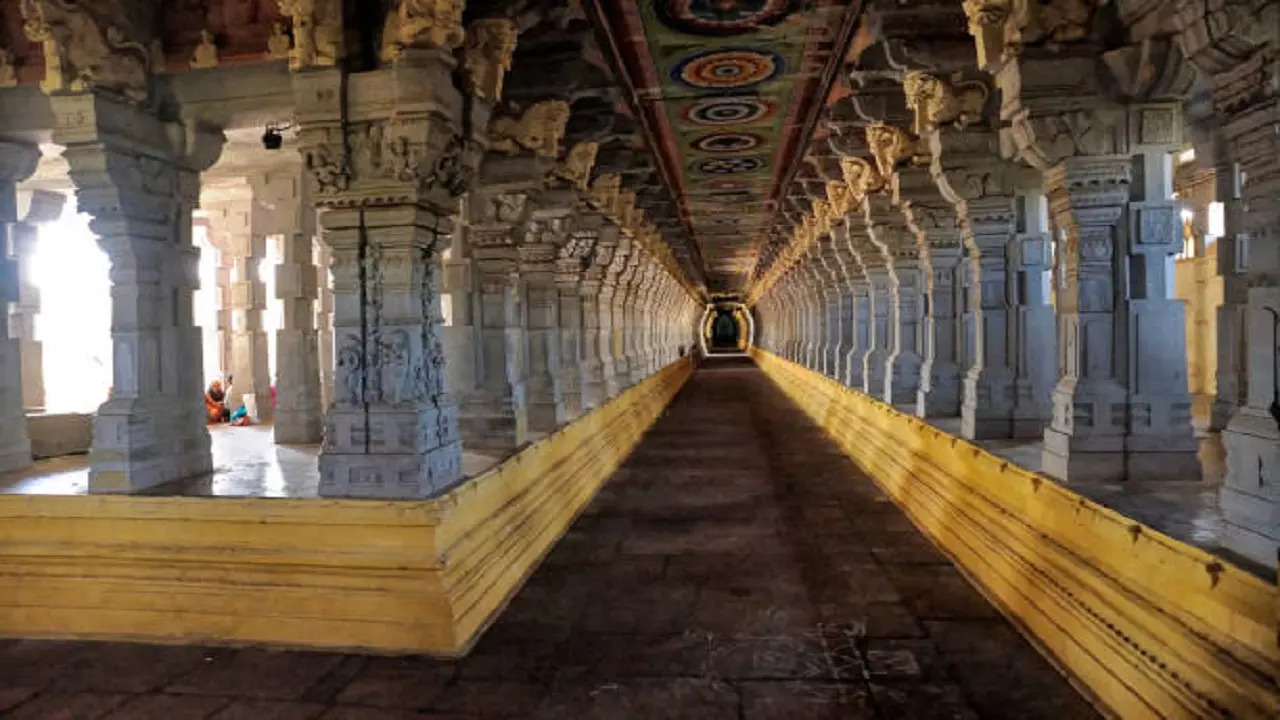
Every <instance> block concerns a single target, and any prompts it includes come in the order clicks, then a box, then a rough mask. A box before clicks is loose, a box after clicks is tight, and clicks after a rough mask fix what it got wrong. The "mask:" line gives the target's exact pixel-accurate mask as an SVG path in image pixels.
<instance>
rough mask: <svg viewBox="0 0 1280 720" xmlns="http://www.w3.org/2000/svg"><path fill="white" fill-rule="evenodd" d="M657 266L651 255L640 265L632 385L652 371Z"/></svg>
mask: <svg viewBox="0 0 1280 720" xmlns="http://www.w3.org/2000/svg"><path fill="white" fill-rule="evenodd" d="M657 267H658V263H657V261H656V260H654V259H653V258H652V257H651V256H650V257H646V258H645V259H644V262H643V264H642V265H641V267H640V283H639V285H640V292H639V296H638V297H637V298H636V303H635V310H634V317H635V338H636V339H635V348H636V357H635V361H634V362H633V363H632V366H631V384H632V385H635V384H637V383H639V382H640V381H641V380H644V379H645V378H646V377H648V376H649V373H650V372H652V364H653V348H652V347H651V345H650V343H651V342H652V341H653V333H652V332H651V330H650V323H651V321H652V319H653V307H652V302H653V289H654V284H655V282H656V281H657V276H656V272H657Z"/></svg>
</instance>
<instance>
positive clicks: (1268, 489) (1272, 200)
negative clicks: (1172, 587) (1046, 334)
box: [1175, 0, 1280, 566]
mask: <svg viewBox="0 0 1280 720" xmlns="http://www.w3.org/2000/svg"><path fill="white" fill-rule="evenodd" d="M1175 6H1176V11H1177V12H1176V15H1175V17H1176V18H1177V25H1178V27H1179V30H1180V31H1181V38H1180V39H1181V43H1180V47H1181V48H1182V49H1184V50H1185V52H1186V53H1187V55H1188V57H1189V58H1190V59H1191V60H1192V62H1193V63H1195V65H1196V66H1197V68H1198V69H1199V70H1200V71H1201V73H1202V74H1203V76H1204V77H1206V78H1207V79H1209V80H1210V84H1211V86H1212V87H1213V103H1214V109H1215V110H1216V111H1217V116H1218V119H1219V121H1220V122H1221V123H1222V141H1223V145H1224V146H1225V147H1224V150H1225V152H1224V153H1223V156H1224V157H1223V160H1222V161H1221V162H1220V163H1219V167H1220V168H1221V169H1220V170H1219V178H1220V181H1221V182H1223V183H1224V184H1225V187H1223V188H1222V191H1221V192H1220V193H1219V199H1220V200H1222V201H1223V202H1224V203H1225V205H1226V208H1225V209H1226V218H1225V219H1226V228H1225V230H1226V236H1225V237H1223V238H1222V239H1220V240H1219V241H1218V244H1219V247H1218V258H1219V262H1220V263H1222V268H1223V270H1224V272H1223V278H1224V285H1225V286H1226V287H1225V292H1224V295H1225V298H1224V302H1223V306H1222V310H1221V312H1222V315H1221V316H1220V319H1219V322H1218V329H1219V333H1220V334H1221V337H1220V339H1219V348H1222V350H1221V352H1222V353H1224V354H1227V353H1233V352H1235V353H1238V354H1237V355H1236V357H1237V358H1238V360H1237V362H1235V363H1232V362H1230V361H1227V360H1224V358H1223V356H1222V355H1220V356H1219V361H1218V371H1219V378H1218V391H1219V397H1220V398H1222V401H1223V402H1221V403H1220V404H1219V405H1218V406H1216V407H1215V416H1217V417H1216V418H1215V422H1216V420H1217V418H1219V417H1221V416H1222V415H1224V414H1226V413H1228V412H1230V411H1229V408H1228V407H1227V406H1228V405H1229V404H1230V403H1231V402H1232V401H1233V400H1234V399H1236V398H1239V397H1241V396H1243V398H1244V403H1243V404H1242V407H1240V408H1239V410H1238V411H1235V413H1234V414H1233V415H1231V418H1230V421H1229V422H1228V423H1227V425H1226V429H1225V430H1224V431H1223V433H1222V440H1223V444H1224V445H1225V446H1226V448H1227V476H1226V479H1225V482H1224V484H1223V487H1222V491H1221V498H1220V503H1221V506H1222V509H1223V514H1224V516H1225V521H1226V522H1225V532H1224V538H1223V544H1224V545H1225V546H1226V547H1227V548H1229V549H1231V550H1233V551H1235V552H1238V553H1241V554H1243V555H1245V556H1247V557H1249V558H1251V559H1253V560H1255V561H1257V562H1260V563H1264V564H1266V565H1268V566H1271V565H1272V564H1273V563H1275V562H1276V554H1277V551H1278V550H1280V522H1277V518H1280V482H1277V480H1276V479H1275V471H1274V468H1276V467H1280V428H1277V421H1276V420H1275V419H1274V418H1273V417H1272V416H1271V413H1270V407H1271V405H1272V403H1273V402H1275V401H1276V398H1277V397H1278V395H1277V388H1276V387H1275V380H1274V373H1275V363H1276V348H1275V347H1274V343H1273V342H1272V338H1273V335H1272V332H1273V331H1274V330H1275V324H1274V318H1273V317H1272V312H1273V311H1274V310H1275V309H1277V308H1280V281H1278V280H1277V278H1280V193H1277V186H1278V185H1280V163H1277V157H1280V135H1278V134H1277V133H1276V131H1275V128H1276V127H1277V126H1280V103H1278V102H1277V101H1278V100H1280V82H1278V81H1277V79H1278V78H1280V30H1277V28H1280V4H1277V3H1275V2H1266V3H1260V4H1257V5H1254V6H1250V7H1247V8H1239V9H1237V10H1234V11H1233V10H1232V9H1230V8H1227V9H1223V8H1220V7H1217V6H1214V5H1211V4H1205V3H1197V2H1190V1H1189V0H1178V2H1176V3H1175ZM1224 166H1225V167H1224ZM1246 209H1247V211H1246ZM1224 243H1225V244H1224ZM1227 270H1230V272H1229V273H1228V272H1227ZM1246 285H1247V289H1246V287H1245V286H1246ZM1241 306H1243V307H1241ZM1268 308H1270V310H1269V309H1268ZM1233 325H1234V328H1235V329H1236V330H1237V331H1238V332H1237V333H1236V334H1234V335H1233V334H1232V331H1231V328H1232V326H1233ZM1241 349H1243V351H1242V352H1241ZM1233 367H1234V368H1235V369H1236V372H1237V373H1238V374H1237V379H1236V381H1235V382H1234V383H1233V382H1232V380H1231V378H1230V377H1228V378H1226V379H1225V382H1224V378H1223V377H1222V373H1223V372H1224V368H1226V369H1227V370H1226V371H1227V372H1228V373H1229V372H1230V369H1231V368H1233ZM1233 389H1234V391H1235V392H1232V390H1233Z"/></svg>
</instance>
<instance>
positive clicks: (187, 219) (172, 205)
mask: <svg viewBox="0 0 1280 720" xmlns="http://www.w3.org/2000/svg"><path fill="white" fill-rule="evenodd" d="M50 104H51V105H52V107H53V111H54V118H55V126H54V132H53V140H54V142H56V143H58V144H61V145H63V146H65V147H66V151H65V152H64V153H63V157H64V158H66V160H67V162H68V164H69V165H70V175H71V179H72V182H74V183H75V185H76V195H77V200H78V203H77V204H78V207H79V210H80V211H81V212H84V213H87V214H89V215H90V216H91V217H92V218H93V219H92V220H91V221H90V228H92V229H93V231H94V232H95V233H97V235H98V242H99V245H101V247H102V249H103V250H104V251H105V252H106V254H107V257H108V258H109V260H110V262H111V283H112V288H111V298H112V311H111V312H112V323H111V336H112V344H113V346H114V352H113V367H112V376H113V385H112V394H111V398H110V399H109V400H107V402H106V403H104V404H103V405H102V407H101V408H99V410H98V413H97V415H96V416H95V418H94V425H93V445H92V448H91V449H90V452H89V465H90V470H89V489H90V491H91V492H126V491H133V490H139V489H143V488H150V487H155V486H157V485H162V484H164V483H167V482H170V481H173V480H179V479H182V478H187V477H192V476H195V475H201V474H204V473H208V472H210V471H211V470H212V461H211V458H210V455H209V433H208V431H207V430H206V429H205V419H206V415H205V413H204V409H203V405H202V402H201V395H202V385H203V382H202V377H201V375H202V367H203V363H202V362H201V342H200V333H201V330H200V328H198V327H196V326H195V323H194V319H193V318H192V295H193V293H194V291H195V288H196V286H197V285H198V282H199V280H198V275H197V270H196V268H197V264H198V257H199V250H197V249H196V248H195V246H194V245H193V243H192V239H191V227H192V222H191V213H192V210H193V209H194V208H195V207H196V206H197V204H198V202H199V188H200V176H199V173H200V172H201V171H203V170H205V169H207V168H208V167H209V166H210V165H212V164H213V162H214V161H215V160H216V159H217V157H218V155H219V153H220V152H221V149H222V144H223V136H222V133H221V132H220V131H216V130H206V129H204V128H200V127H196V126H194V125H185V126H184V125H180V124H177V123H172V122H165V121H163V120H161V119H160V118H158V117H156V116H155V115H152V114H150V113H149V112H147V111H146V110H144V109H143V108H142V107H140V106H138V105H135V104H134V103H133V102H131V101H127V100H122V99H120V98H119V97H118V96H112V95H109V94H107V93H102V92H90V93H84V94H74V95H63V94H57V95H53V96H51V97H50Z"/></svg>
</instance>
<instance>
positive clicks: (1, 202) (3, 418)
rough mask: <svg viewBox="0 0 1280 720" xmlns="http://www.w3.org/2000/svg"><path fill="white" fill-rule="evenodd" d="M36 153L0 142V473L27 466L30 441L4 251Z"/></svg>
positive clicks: (10, 272)
mask: <svg viewBox="0 0 1280 720" xmlns="http://www.w3.org/2000/svg"><path fill="white" fill-rule="evenodd" d="M39 159H40V150H39V148H37V147H36V146H35V145H30V144H26V143H19V142H10V141H5V140H0V307H3V309H4V315H0V472H5V471H8V470H17V469H20V468H25V467H28V466H29V465H31V441H30V439H29V438H28V437H27V420H26V413H25V412H24V411H23V408H22V404H23V403H22V353H21V346H20V342H21V341H20V340H18V338H17V337H15V335H16V333H14V332H13V330H14V329H15V328H13V327H12V326H11V325H10V323H9V322H8V320H9V318H8V317H7V316H8V314H9V303H13V302H17V301H18V299H19V297H20V296H19V268H18V263H19V259H18V257H16V256H13V255H10V253H9V250H10V248H11V247H12V245H13V241H14V240H16V239H17V238H16V235H17V234H18V233H19V229H18V198H17V191H16V189H15V186H16V185H17V183H18V182H19V181H20V180H24V179H26V178H27V177H28V176H29V175H31V174H32V173H34V172H35V170H36V163H37V162H38V161H39Z"/></svg>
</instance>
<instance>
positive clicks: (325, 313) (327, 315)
mask: <svg viewBox="0 0 1280 720" xmlns="http://www.w3.org/2000/svg"><path fill="white" fill-rule="evenodd" d="M311 245H312V263H313V264H314V265H315V270H316V303H315V311H316V320H315V323H316V346H317V350H316V358H317V363H318V367H319V368H320V410H321V427H322V434H323V417H324V416H323V413H324V412H325V411H326V410H327V409H328V407H329V405H330V404H331V403H332V402H333V364H334V357H333V288H332V287H331V286H330V285H329V268H330V267H331V266H332V265H333V253H332V252H330V251H329V248H328V246H326V245H325V244H324V243H323V242H321V241H320V240H318V239H315V240H313V241H312V244H311Z"/></svg>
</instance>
